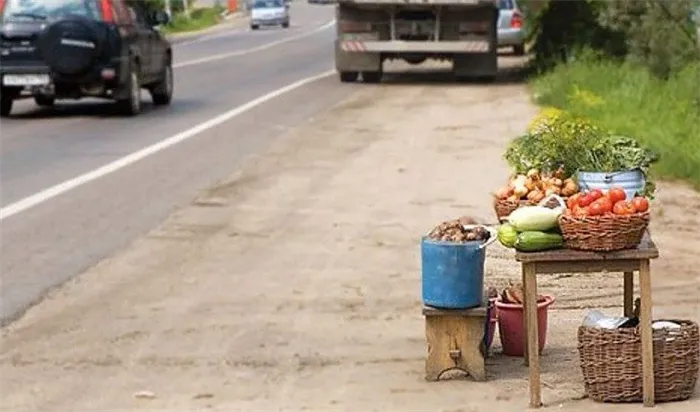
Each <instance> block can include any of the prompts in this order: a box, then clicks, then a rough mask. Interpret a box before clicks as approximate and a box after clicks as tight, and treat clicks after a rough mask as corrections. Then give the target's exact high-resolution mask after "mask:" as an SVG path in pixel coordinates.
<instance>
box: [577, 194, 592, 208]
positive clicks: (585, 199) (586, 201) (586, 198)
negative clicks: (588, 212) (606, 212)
mask: <svg viewBox="0 0 700 412" xmlns="http://www.w3.org/2000/svg"><path fill="white" fill-rule="evenodd" d="M594 200H595V199H593V197H592V196H591V194H590V193H588V194H585V195H583V196H582V197H581V198H580V199H579V200H578V205H579V206H581V207H587V206H588V205H590V204H591V203H593V201H594Z"/></svg>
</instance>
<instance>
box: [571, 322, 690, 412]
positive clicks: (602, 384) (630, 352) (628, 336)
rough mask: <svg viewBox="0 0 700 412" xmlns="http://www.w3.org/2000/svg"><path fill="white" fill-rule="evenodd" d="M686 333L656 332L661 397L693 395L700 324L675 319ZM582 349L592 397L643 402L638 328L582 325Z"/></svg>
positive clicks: (656, 385) (676, 398) (658, 397)
mask: <svg viewBox="0 0 700 412" xmlns="http://www.w3.org/2000/svg"><path fill="white" fill-rule="evenodd" d="M672 322H675V323H678V324H680V325H681V329H680V332H669V331H664V330H654V331H653V346H654V395H655V399H656V401H659V402H669V401H679V400H685V399H688V398H690V396H691V395H692V394H693V391H694V390H695V384H696V382H697V379H698V369H699V365H700V335H699V334H698V325H697V324H696V323H694V322H691V321H679V320H673V321H672ZM578 351H579V359H580V362H581V371H582V372H583V381H584V385H585V387H586V393H587V394H588V397H590V398H591V399H593V400H595V401H598V402H614V403H622V402H641V401H642V399H643V395H642V380H643V373H642V344H641V336H640V333H639V329H638V328H618V329H603V328H595V327H588V326H581V327H579V329H578Z"/></svg>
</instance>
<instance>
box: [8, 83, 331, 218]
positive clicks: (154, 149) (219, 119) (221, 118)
mask: <svg viewBox="0 0 700 412" xmlns="http://www.w3.org/2000/svg"><path fill="white" fill-rule="evenodd" d="M333 73H335V70H328V71H326V72H323V73H320V74H317V75H315V76H311V77H307V78H305V79H301V80H299V81H297V82H294V83H291V84H288V85H287V86H284V87H282V88H279V89H277V90H274V91H272V92H270V93H268V94H266V95H263V96H260V97H258V98H256V99H254V100H251V101H249V102H248V103H245V104H243V105H240V106H238V107H235V108H233V109H231V110H229V111H227V112H225V113H222V114H220V115H218V116H216V117H214V118H212V119H209V120H207V121H205V122H202V123H200V124H198V125H196V126H194V127H192V128H190V129H188V130H185V131H183V132H180V133H178V134H176V135H174V136H170V137H167V138H165V139H163V140H161V141H159V142H157V143H154V144H152V145H150V146H147V147H145V148H143V149H141V150H138V151H136V152H133V153H131V154H128V155H126V156H124V157H122V158H119V159H117V160H115V161H113V162H111V163H108V164H106V165H104V166H101V167H99V168H97V169H95V170H92V171H90V172H87V173H85V174H82V175H80V176H78V177H75V178H73V179H69V180H66V181H64V182H62V183H59V184H57V185H55V186H52V187H50V188H48V189H44V190H42V191H40V192H38V193H35V194H33V195H31V196H28V197H25V198H24V199H21V200H19V201H17V202H14V203H12V204H10V205H7V206H5V207H3V208H2V209H0V221H2V220H5V219H7V218H8V217H10V216H13V215H16V214H18V213H21V212H24V211H25V210H27V209H30V208H32V207H34V206H37V205H39V204H41V203H44V202H46V201H47V200H50V199H52V198H54V197H56V196H59V195H62V194H64V193H66V192H68V191H70V190H72V189H75V188H77V187H79V186H82V185H84V184H86V183H89V182H92V181H93V180H97V179H99V178H101V177H104V176H106V175H109V174H111V173H114V172H116V171H118V170H120V169H123V168H125V167H127V166H130V165H132V164H134V163H136V162H138V161H139V160H142V159H145V158H147V157H149V156H152V155H154V154H156V153H158V152H161V151H163V150H165V149H167V148H169V147H172V146H175V145H176V144H178V143H180V142H183V141H185V140H188V139H191V138H193V137H195V136H197V135H198V134H199V133H201V132H204V131H206V130H209V129H212V128H214V127H216V126H219V125H221V124H222V123H225V122H227V121H229V120H231V119H233V118H235V117H237V116H240V115H242V114H243V113H245V112H247V111H249V110H251V109H253V108H255V107H257V106H260V105H261V104H263V103H266V102H268V101H270V100H273V99H275V98H277V97H280V96H282V95H284V94H285V93H289V92H291V91H293V90H296V89H298V88H300V87H302V86H305V85H307V84H310V83H313V82H315V81H317V80H321V79H323V78H324V77H328V76H330V75H331V74H333Z"/></svg>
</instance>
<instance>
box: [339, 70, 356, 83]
mask: <svg viewBox="0 0 700 412" xmlns="http://www.w3.org/2000/svg"><path fill="white" fill-rule="evenodd" d="M339 75H340V81H341V82H343V83H351V82H355V81H357V76H358V73H357V72H340V73H339Z"/></svg>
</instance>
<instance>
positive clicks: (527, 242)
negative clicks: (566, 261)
mask: <svg viewBox="0 0 700 412" xmlns="http://www.w3.org/2000/svg"><path fill="white" fill-rule="evenodd" d="M563 245H564V238H563V237H562V236H561V235H560V234H557V233H551V232H549V233H548V232H540V231H528V232H522V233H520V234H518V237H517V238H516V239H515V245H513V246H514V247H515V249H516V250H519V251H521V252H539V251H542V250H548V249H557V248H560V247H562V246H563Z"/></svg>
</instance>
